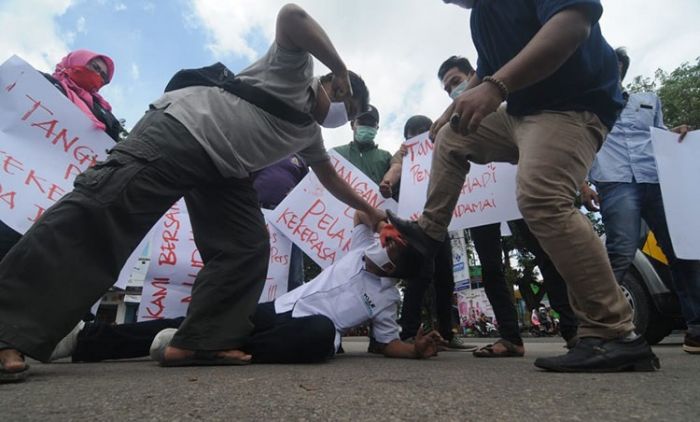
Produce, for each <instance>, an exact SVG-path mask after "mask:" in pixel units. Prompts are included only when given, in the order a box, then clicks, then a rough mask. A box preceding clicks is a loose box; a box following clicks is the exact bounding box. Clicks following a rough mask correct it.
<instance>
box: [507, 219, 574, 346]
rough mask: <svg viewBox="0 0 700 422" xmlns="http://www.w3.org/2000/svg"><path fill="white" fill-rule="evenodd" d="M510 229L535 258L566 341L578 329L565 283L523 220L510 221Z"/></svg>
mask: <svg viewBox="0 0 700 422" xmlns="http://www.w3.org/2000/svg"><path fill="white" fill-rule="evenodd" d="M511 229H514V231H516V232H517V233H518V234H519V235H520V239H522V241H523V243H524V245H523V246H525V248H526V249H527V250H529V251H530V253H532V254H533V255H534V256H535V263H536V264H537V267H538V268H539V269H540V273H542V278H543V286H544V290H545V292H547V297H549V304H550V305H551V306H552V309H554V310H555V311H557V313H558V314H559V330H560V332H561V335H562V337H564V339H566V340H568V339H570V338H572V337H574V336H575V335H576V331H577V328H578V320H577V319H576V315H575V314H574V310H573V309H572V308H571V304H570V303H569V292H568V289H567V288H566V282H565V281H564V279H563V278H562V276H561V274H559V271H557V268H556V267H555V266H554V263H553V262H552V260H551V259H549V255H547V253H546V252H545V251H544V250H543V249H542V246H540V242H539V241H538V240H537V238H536V237H535V235H534V234H532V232H531V231H530V229H529V228H528V227H527V223H525V220H522V219H521V220H515V221H512V222H511Z"/></svg>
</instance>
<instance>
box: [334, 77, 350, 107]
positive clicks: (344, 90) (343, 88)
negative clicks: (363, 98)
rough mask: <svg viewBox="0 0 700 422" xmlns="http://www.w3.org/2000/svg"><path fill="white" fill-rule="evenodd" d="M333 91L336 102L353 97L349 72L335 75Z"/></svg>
mask: <svg viewBox="0 0 700 422" xmlns="http://www.w3.org/2000/svg"><path fill="white" fill-rule="evenodd" d="M331 91H332V95H333V100H334V101H335V102H338V101H342V100H344V99H346V98H350V97H352V85H350V75H349V74H348V71H347V70H345V71H343V72H338V73H334V74H333V80H332V81H331Z"/></svg>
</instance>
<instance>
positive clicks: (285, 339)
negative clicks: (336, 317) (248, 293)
mask: <svg viewBox="0 0 700 422" xmlns="http://www.w3.org/2000/svg"><path fill="white" fill-rule="evenodd" d="M253 324H254V325H255V330H253V334H252V335H251V336H250V339H249V340H248V342H247V343H246V344H245V345H244V346H243V348H242V349H243V351H245V352H246V353H250V354H251V355H253V363H315V362H322V361H324V360H326V359H328V358H330V357H332V356H333V354H334V353H335V346H334V342H335V325H334V324H333V321H331V320H330V319H329V318H328V317H326V316H323V315H311V316H306V317H301V318H292V312H291V311H290V312H285V313H283V314H277V313H276V312H275V305H274V302H267V303H261V304H259V305H258V307H257V309H256V310H255V315H253Z"/></svg>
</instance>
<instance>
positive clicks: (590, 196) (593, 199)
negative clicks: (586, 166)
mask: <svg viewBox="0 0 700 422" xmlns="http://www.w3.org/2000/svg"><path fill="white" fill-rule="evenodd" d="M581 203H583V206H584V207H586V209H587V210H588V211H591V212H596V211H599V208H598V206H599V205H600V197H599V196H598V193H597V192H596V191H594V190H593V189H591V188H590V186H588V183H584V184H583V185H582V186H581Z"/></svg>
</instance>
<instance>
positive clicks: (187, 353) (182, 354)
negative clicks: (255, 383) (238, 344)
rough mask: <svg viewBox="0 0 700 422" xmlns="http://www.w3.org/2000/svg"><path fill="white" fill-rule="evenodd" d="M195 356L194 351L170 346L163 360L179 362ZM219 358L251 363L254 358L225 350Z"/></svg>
mask: <svg viewBox="0 0 700 422" xmlns="http://www.w3.org/2000/svg"><path fill="white" fill-rule="evenodd" d="M192 355H194V350H187V349H179V348H177V347H173V346H168V347H166V348H165V353H163V358H164V360H165V361H166V362H168V361H170V362H172V361H178V360H183V359H187V358H189V357H191V356H192ZM217 355H218V356H222V357H227V358H230V359H237V360H242V361H249V360H251V359H252V358H253V356H251V355H249V354H247V353H245V352H242V351H240V350H224V351H221V352H219V353H217Z"/></svg>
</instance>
